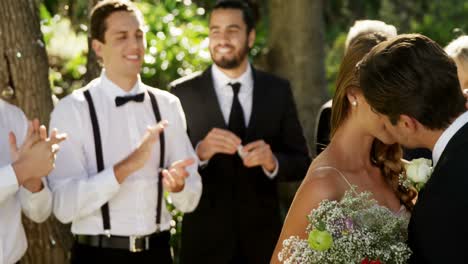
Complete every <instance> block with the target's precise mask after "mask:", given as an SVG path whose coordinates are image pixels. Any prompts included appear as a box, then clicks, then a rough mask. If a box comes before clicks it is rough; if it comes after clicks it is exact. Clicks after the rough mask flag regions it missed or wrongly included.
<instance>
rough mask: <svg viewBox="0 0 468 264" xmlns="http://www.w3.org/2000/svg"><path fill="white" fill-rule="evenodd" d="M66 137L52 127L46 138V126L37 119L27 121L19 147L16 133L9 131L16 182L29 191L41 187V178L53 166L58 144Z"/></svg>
mask: <svg viewBox="0 0 468 264" xmlns="http://www.w3.org/2000/svg"><path fill="white" fill-rule="evenodd" d="M66 137H67V135H66V134H64V133H62V134H59V133H58V131H57V130H56V129H54V130H53V131H52V132H51V134H50V137H49V138H47V129H46V127H45V126H43V125H42V126H41V125H40V124H39V120H37V119H34V120H33V121H30V122H29V124H28V131H27V135H26V138H25V140H24V143H23V144H22V145H21V146H20V147H19V148H18V146H17V140H16V135H15V134H14V133H13V132H10V134H9V143H10V155H11V159H12V161H13V164H12V165H13V169H14V170H15V173H16V176H17V178H18V182H19V183H20V184H21V185H24V186H25V187H26V188H28V189H29V190H30V191H38V190H40V189H42V183H41V178H43V177H45V176H47V175H48V174H49V172H50V171H51V170H52V169H53V168H54V166H55V155H56V153H57V152H58V151H59V145H58V144H59V143H60V142H62V141H63V140H65V139H66Z"/></svg>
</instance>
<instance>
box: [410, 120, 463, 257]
mask: <svg viewBox="0 0 468 264" xmlns="http://www.w3.org/2000/svg"><path fill="white" fill-rule="evenodd" d="M467 158H468V124H465V126H464V127H462V128H461V129H460V130H459V131H458V132H457V133H456V134H455V135H454V136H453V137H452V139H451V140H450V141H449V143H448V144H447V146H446V148H445V150H444V151H443V153H442V155H441V157H440V159H439V161H438V163H437V165H436V167H435V168H434V172H433V173H432V176H431V178H430V179H429V181H428V182H427V183H426V185H425V186H424V188H423V189H422V191H421V192H420V193H419V197H418V201H417V203H416V205H415V207H414V210H413V213H412V216H411V221H410V225H409V234H408V235H409V245H410V247H411V250H412V251H413V255H412V257H411V261H410V263H412V264H423V263H424V264H432V263H434V264H436V263H437V264H440V263H468V195H467V193H468V162H467Z"/></svg>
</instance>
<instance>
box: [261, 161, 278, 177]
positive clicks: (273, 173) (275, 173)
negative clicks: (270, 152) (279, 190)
mask: <svg viewBox="0 0 468 264" xmlns="http://www.w3.org/2000/svg"><path fill="white" fill-rule="evenodd" d="M273 158H275V163H276V167H275V170H274V171H272V172H269V171H267V170H266V169H265V168H264V167H262V169H263V172H264V173H265V175H266V176H268V178H270V179H274V178H275V177H276V175H277V174H278V169H279V163H278V159H277V158H276V157H275V156H273Z"/></svg>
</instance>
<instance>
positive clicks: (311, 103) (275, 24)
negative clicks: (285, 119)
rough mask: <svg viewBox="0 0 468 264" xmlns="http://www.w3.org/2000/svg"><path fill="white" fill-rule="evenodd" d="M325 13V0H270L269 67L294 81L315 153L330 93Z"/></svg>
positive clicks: (304, 125)
mask: <svg viewBox="0 0 468 264" xmlns="http://www.w3.org/2000/svg"><path fill="white" fill-rule="evenodd" d="M322 13H323V7H322V1H321V0H295V1H284V0H270V36H269V52H268V54H267V64H268V68H269V70H270V71H271V72H274V73H276V74H278V75H280V76H283V77H285V78H287V79H289V80H290V81H291V85H292V89H293V93H294V96H295V99H296V104H297V109H298V112H299V118H300V120H301V123H302V126H303V128H304V134H305V137H306V139H307V142H308V145H309V149H310V151H311V154H312V155H314V153H313V151H314V150H315V148H314V147H313V144H314V143H315V134H314V133H315V132H314V131H315V119H316V116H317V112H318V110H319V109H320V106H321V105H322V103H323V102H324V101H325V99H326V96H327V91H326V81H325V66H324V58H325V52H324V41H325V39H324V22H323V16H322Z"/></svg>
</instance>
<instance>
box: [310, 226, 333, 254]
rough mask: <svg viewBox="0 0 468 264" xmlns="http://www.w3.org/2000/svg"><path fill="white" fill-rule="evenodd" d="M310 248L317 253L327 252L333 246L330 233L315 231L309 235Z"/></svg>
mask: <svg viewBox="0 0 468 264" xmlns="http://www.w3.org/2000/svg"><path fill="white" fill-rule="evenodd" d="M308 242H309V247H310V248H312V249H314V250H317V251H325V250H327V249H329V248H330V247H331V246H332V245H333V237H332V235H331V234H330V233H329V232H328V231H326V230H325V231H320V230H318V229H314V230H312V231H311V232H310V233H309V239H308Z"/></svg>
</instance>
